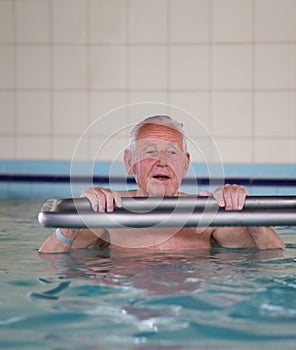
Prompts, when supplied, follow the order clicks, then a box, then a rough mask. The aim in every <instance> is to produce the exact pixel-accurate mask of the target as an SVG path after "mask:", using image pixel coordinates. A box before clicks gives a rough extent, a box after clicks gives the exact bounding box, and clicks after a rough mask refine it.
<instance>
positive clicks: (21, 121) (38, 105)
mask: <svg viewBox="0 0 296 350" xmlns="http://www.w3.org/2000/svg"><path fill="white" fill-rule="evenodd" d="M16 99H17V105H16V131H17V133H18V135H20V136H24V135H26V134H27V135H49V134H50V95H49V93H48V92H19V93H17V96H16Z"/></svg>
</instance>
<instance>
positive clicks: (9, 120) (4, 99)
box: [0, 92, 15, 134]
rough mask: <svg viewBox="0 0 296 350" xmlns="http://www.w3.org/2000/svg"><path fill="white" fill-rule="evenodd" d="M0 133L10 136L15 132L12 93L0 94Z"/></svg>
mask: <svg viewBox="0 0 296 350" xmlns="http://www.w3.org/2000/svg"><path fill="white" fill-rule="evenodd" d="M0 125H1V128H0V133H1V134H12V133H13V132H14V131H15V121H14V95H13V93H12V92H0Z"/></svg>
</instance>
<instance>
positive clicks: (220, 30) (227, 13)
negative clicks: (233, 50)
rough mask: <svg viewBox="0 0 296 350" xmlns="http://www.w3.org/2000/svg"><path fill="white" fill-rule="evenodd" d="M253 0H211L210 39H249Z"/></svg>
mask: <svg viewBox="0 0 296 350" xmlns="http://www.w3.org/2000/svg"><path fill="white" fill-rule="evenodd" d="M252 3H253V0H213V1H212V40H213V41H214V42H215V41H226V42H227V41H243V42H244V41H251V40H252V24H253V23H252Z"/></svg>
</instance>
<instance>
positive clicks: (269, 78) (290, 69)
mask: <svg viewBox="0 0 296 350" xmlns="http://www.w3.org/2000/svg"><path fill="white" fill-rule="evenodd" d="M255 86H256V88H258V89H260V88H261V89H262V88H263V89H264V88H267V89H270V88H271V89H283V88H287V89H295V88H296V45H295V44H286V45H257V46H256V51H255Z"/></svg>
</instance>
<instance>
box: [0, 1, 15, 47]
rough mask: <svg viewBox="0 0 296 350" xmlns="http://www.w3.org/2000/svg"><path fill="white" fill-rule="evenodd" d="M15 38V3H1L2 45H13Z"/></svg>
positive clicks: (0, 38)
mask: <svg viewBox="0 0 296 350" xmlns="http://www.w3.org/2000/svg"><path fill="white" fill-rule="evenodd" d="M13 41H14V36H13V3H12V2H11V1H0V43H7V44H9V43H12V42H13Z"/></svg>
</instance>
